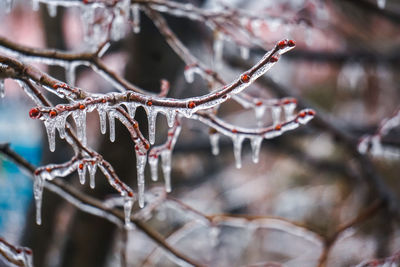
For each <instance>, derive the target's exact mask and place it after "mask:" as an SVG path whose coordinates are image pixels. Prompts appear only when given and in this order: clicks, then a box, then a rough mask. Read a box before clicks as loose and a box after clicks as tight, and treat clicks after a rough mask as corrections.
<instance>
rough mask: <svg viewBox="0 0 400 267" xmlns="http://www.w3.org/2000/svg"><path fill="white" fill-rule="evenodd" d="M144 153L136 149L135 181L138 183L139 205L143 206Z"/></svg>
mask: <svg viewBox="0 0 400 267" xmlns="http://www.w3.org/2000/svg"><path fill="white" fill-rule="evenodd" d="M146 157H147V155H146V154H142V153H141V152H138V151H136V169H137V177H138V178H137V183H138V196H139V207H141V208H143V207H144V170H145V167H146Z"/></svg>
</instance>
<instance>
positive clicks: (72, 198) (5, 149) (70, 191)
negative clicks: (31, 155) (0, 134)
mask: <svg viewBox="0 0 400 267" xmlns="http://www.w3.org/2000/svg"><path fill="white" fill-rule="evenodd" d="M0 152H1V153H2V154H4V155H6V156H7V157H8V158H9V159H11V160H12V161H14V162H15V163H16V164H17V165H18V166H19V167H22V168H23V169H24V170H26V171H28V172H29V173H30V175H32V176H33V175H34V172H35V170H36V168H35V167H34V166H33V165H31V164H30V163H29V162H27V161H26V160H25V159H24V158H22V157H21V156H20V155H19V154H17V153H16V152H15V151H13V150H12V149H10V147H9V145H7V144H0ZM44 188H46V189H48V190H49V191H51V192H53V193H55V194H57V195H59V196H60V197H61V198H63V199H65V200H66V201H68V202H70V203H71V204H72V205H74V206H75V207H76V208H78V209H80V210H82V211H83V212H85V213H88V214H92V215H94V216H98V217H101V218H104V219H106V220H108V221H110V222H111V223H113V224H115V225H117V226H119V227H123V225H124V221H125V218H126V216H125V214H124V213H123V212H121V211H120V210H118V209H115V208H111V209H110V208H108V207H106V206H105V205H104V204H103V203H102V202H101V201H99V200H97V199H95V198H93V197H91V196H89V195H86V194H84V193H82V192H80V191H78V190H77V189H75V188H73V187H72V186H71V185H69V184H67V183H65V182H64V181H62V180H61V179H59V178H57V177H56V178H54V179H53V180H50V181H44ZM130 221H131V222H132V223H134V224H135V226H136V227H137V228H138V229H140V230H141V231H143V232H144V233H145V234H146V235H147V236H148V237H149V238H150V239H151V240H153V241H154V242H155V243H157V244H158V245H159V246H161V247H162V248H163V249H165V250H166V252H168V253H171V254H172V255H174V256H175V257H177V258H178V259H180V260H182V261H184V262H186V263H188V264H191V265H193V266H200V264H198V263H197V262H195V261H194V260H192V259H191V258H190V257H188V256H186V255H184V254H182V253H181V252H180V251H178V250H176V249H175V248H174V247H173V246H171V245H170V244H168V243H167V242H166V241H165V239H164V238H163V237H162V236H161V235H160V234H159V233H158V232H156V231H154V230H153V229H151V228H150V227H149V226H147V225H146V224H145V223H143V222H142V221H140V220H138V219H136V218H134V217H133V216H130Z"/></svg>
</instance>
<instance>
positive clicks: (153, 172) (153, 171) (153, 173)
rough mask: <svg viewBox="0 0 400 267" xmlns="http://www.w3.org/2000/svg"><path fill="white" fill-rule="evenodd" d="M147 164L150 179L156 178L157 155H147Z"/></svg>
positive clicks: (155, 179)
mask: <svg viewBox="0 0 400 267" xmlns="http://www.w3.org/2000/svg"><path fill="white" fill-rule="evenodd" d="M149 165H150V171H151V180H152V181H154V182H155V181H157V180H158V156H149Z"/></svg>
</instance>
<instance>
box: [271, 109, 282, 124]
mask: <svg viewBox="0 0 400 267" xmlns="http://www.w3.org/2000/svg"><path fill="white" fill-rule="evenodd" d="M281 111H282V109H281V107H280V106H273V107H272V110H271V113H272V123H273V124H274V125H277V124H279V122H280V121H281Z"/></svg>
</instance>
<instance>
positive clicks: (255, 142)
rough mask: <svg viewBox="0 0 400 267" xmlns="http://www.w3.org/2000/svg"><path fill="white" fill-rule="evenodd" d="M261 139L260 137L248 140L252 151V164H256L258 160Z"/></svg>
mask: <svg viewBox="0 0 400 267" xmlns="http://www.w3.org/2000/svg"><path fill="white" fill-rule="evenodd" d="M262 140H263V138H262V137H260V136H257V137H252V138H251V139H250V143H251V149H252V159H253V162H254V163H258V161H259V158H260V149H261V143H262Z"/></svg>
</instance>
